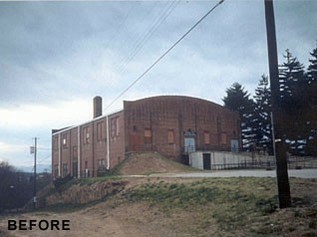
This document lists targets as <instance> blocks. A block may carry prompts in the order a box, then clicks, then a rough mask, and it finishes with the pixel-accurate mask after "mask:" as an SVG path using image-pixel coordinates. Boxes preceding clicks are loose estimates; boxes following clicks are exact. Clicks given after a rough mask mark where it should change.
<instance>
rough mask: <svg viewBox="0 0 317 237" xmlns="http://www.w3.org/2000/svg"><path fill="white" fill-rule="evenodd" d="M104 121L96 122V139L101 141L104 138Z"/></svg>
mask: <svg viewBox="0 0 317 237" xmlns="http://www.w3.org/2000/svg"><path fill="white" fill-rule="evenodd" d="M104 127H105V125H104V122H99V123H97V141H102V140H103V139H104Z"/></svg>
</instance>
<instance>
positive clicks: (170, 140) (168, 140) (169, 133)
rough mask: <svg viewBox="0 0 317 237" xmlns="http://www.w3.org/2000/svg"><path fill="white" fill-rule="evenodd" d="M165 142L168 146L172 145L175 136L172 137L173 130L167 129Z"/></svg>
mask: <svg viewBox="0 0 317 237" xmlns="http://www.w3.org/2000/svg"><path fill="white" fill-rule="evenodd" d="M167 142H168V144H174V143H175V136H174V130H173V129H169V130H168V131H167Z"/></svg>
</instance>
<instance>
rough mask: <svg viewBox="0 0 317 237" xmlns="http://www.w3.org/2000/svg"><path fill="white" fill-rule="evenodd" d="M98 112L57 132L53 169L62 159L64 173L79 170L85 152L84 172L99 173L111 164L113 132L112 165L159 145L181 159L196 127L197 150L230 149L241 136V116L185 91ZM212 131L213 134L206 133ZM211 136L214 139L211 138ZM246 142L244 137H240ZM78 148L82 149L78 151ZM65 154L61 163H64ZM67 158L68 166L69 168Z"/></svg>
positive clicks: (162, 151) (81, 172)
mask: <svg viewBox="0 0 317 237" xmlns="http://www.w3.org/2000/svg"><path fill="white" fill-rule="evenodd" d="M106 122H107V117H106V116H103V117H100V118H96V119H94V120H92V121H90V122H87V123H85V124H81V125H79V128H80V146H79V144H78V126H77V127H72V128H69V129H65V130H62V131H58V132H55V133H54V134H53V135H52V174H53V177H54V178H57V176H56V175H55V174H56V172H55V170H56V165H59V168H60V175H61V177H65V176H66V175H67V174H71V175H72V176H76V175H77V170H78V168H77V167H78V163H77V164H76V166H77V167H76V168H74V164H75V163H74V161H77V162H78V158H80V176H81V177H85V173H86V172H85V169H86V168H87V169H88V170H89V176H96V175H97V170H98V163H99V162H100V161H101V160H104V164H105V166H107V135H106V134H107V133H108V134H109V138H108V139H109V145H110V149H109V150H110V151H109V152H110V169H112V168H114V167H115V166H116V165H117V164H118V163H120V162H122V161H123V160H124V158H125V153H126V152H133V151H158V152H160V153H162V154H164V155H166V156H168V157H170V158H172V159H176V160H180V158H181V155H182V153H183V149H184V132H185V131H188V130H189V129H190V130H191V131H193V132H195V133H196V138H195V139H196V149H197V150H230V141H231V139H237V140H240V139H239V138H240V133H241V132H240V126H239V124H240V123H239V116H238V114H237V113H234V112H232V111H229V110H227V109H225V108H224V107H222V106H220V105H217V104H215V103H212V102H210V101H206V100H202V99H197V98H191V97H184V96H161V97H153V98H147V99H142V100H138V101H133V102H124V110H123V111H120V112H118V113H114V114H111V115H109V118H108V125H109V131H107V126H106ZM206 137H207V138H206ZM206 139H207V140H208V144H205V141H206ZM240 144H241V143H240ZM74 149H77V153H76V152H74ZM59 157H60V160H61V162H60V164H59ZM64 164H66V165H67V172H64V169H63V168H64V166H63V165H64Z"/></svg>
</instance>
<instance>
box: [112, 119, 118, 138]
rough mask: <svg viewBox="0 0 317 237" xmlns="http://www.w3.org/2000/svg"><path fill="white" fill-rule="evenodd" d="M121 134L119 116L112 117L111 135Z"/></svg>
mask: <svg viewBox="0 0 317 237" xmlns="http://www.w3.org/2000/svg"><path fill="white" fill-rule="evenodd" d="M118 136H119V118H118V117H116V118H112V119H111V137H118Z"/></svg>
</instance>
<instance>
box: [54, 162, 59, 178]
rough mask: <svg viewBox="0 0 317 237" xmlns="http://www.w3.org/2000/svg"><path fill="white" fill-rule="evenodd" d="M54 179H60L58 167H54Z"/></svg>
mask: <svg viewBox="0 0 317 237" xmlns="http://www.w3.org/2000/svg"><path fill="white" fill-rule="evenodd" d="M54 177H55V178H57V177H58V165H54Z"/></svg>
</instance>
